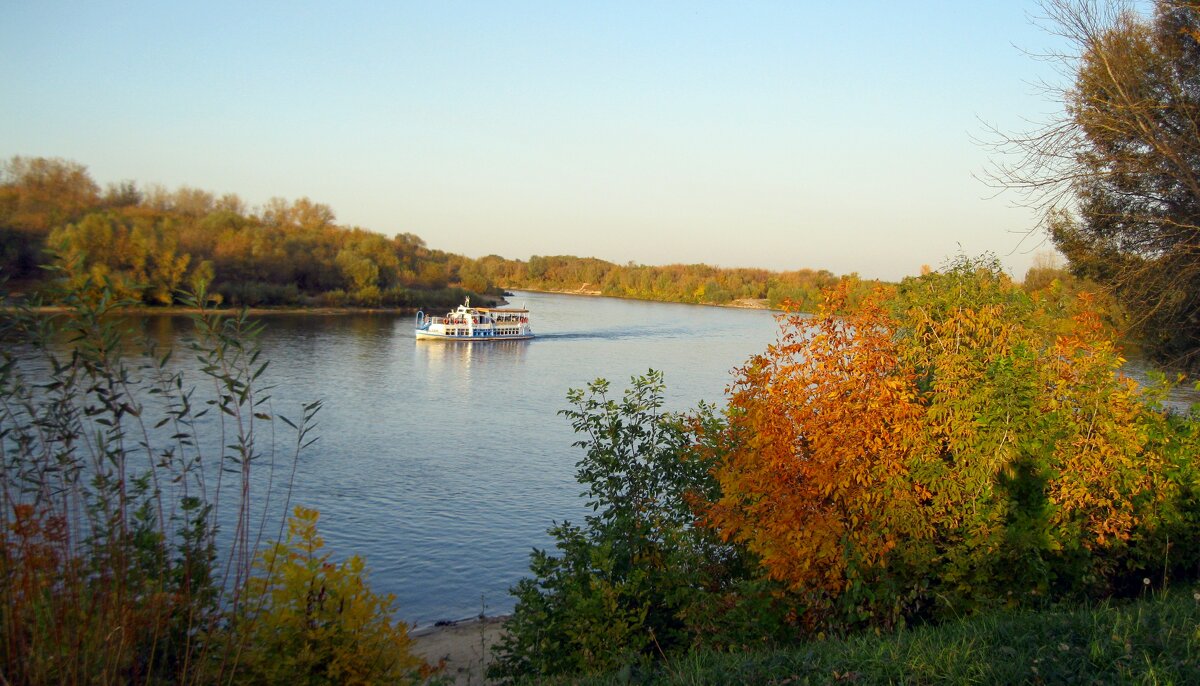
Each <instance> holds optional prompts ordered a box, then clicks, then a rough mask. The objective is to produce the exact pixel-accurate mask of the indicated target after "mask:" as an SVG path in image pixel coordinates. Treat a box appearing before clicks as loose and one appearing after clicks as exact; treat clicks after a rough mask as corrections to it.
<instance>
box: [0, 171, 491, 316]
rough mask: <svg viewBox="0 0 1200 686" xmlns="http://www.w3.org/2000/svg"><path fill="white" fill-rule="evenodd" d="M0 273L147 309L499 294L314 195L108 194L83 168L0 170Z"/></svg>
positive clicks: (404, 237)
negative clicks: (192, 300) (211, 299)
mask: <svg viewBox="0 0 1200 686" xmlns="http://www.w3.org/2000/svg"><path fill="white" fill-rule="evenodd" d="M0 269H2V270H3V271H4V273H5V274H7V275H8V276H9V278H11V279H13V280H14V281H15V282H17V283H22V284H28V285H32V286H33V287H35V288H36V287H37V286H38V285H44V284H45V283H46V282H47V279H46V276H47V273H48V272H47V269H49V270H50V273H52V274H54V275H56V276H57V277H59V278H58V280H57V281H58V284H59V285H60V286H62V285H65V286H67V287H68V288H69V289H71V290H76V291H77V290H79V289H81V288H84V286H85V284H87V288H90V289H92V290H93V291H96V292H98V291H99V290H100V289H104V288H108V289H110V290H112V291H113V292H114V293H115V294H116V295H118V296H120V297H128V298H134V299H136V300H140V301H141V302H142V303H144V304H146V305H169V304H172V303H175V302H177V298H178V293H179V292H180V290H181V289H190V290H196V289H198V288H200V287H204V288H205V289H206V290H207V291H208V292H209V293H211V294H213V295H214V296H216V297H217V298H218V299H219V300H221V301H223V302H224V303H226V304H228V305H235V306H241V305H246V306H255V305H335V306H336V305H359V306H401V307H403V306H429V305H433V304H452V303H454V302H458V301H461V300H462V296H463V295H465V294H467V293H476V294H488V293H491V294H495V293H497V292H498V291H497V289H496V287H495V285H494V284H493V283H492V282H489V281H488V280H486V279H485V278H483V277H482V276H481V275H480V273H479V270H478V269H475V268H474V261H473V260H471V259H469V258H466V257H463V256H460V255H454V254H451V253H447V252H444V251H441V250H434V249H431V248H429V247H428V246H426V244H425V242H424V241H423V240H422V239H421V238H420V237H418V236H415V235H413V234H411V233H402V234H399V235H397V236H395V237H392V238H387V237H385V236H383V235H381V234H378V233H375V232H372V231H367V230H365V229H362V228H359V227H353V226H343V225H339V224H338V223H336V217H335V215H334V212H333V210H332V209H330V208H329V207H328V206H327V205H323V204H321V203H318V202H313V201H312V200H309V199H308V198H300V199H299V200H295V201H290V202H289V201H287V200H283V199H280V198H275V199H272V200H270V201H269V202H267V203H266V204H265V205H264V206H263V207H260V208H256V209H255V210H253V211H252V210H250V209H248V208H247V206H246V204H245V203H244V202H243V201H242V199H241V198H239V197H238V196H236V195H232V194H227V195H222V196H220V197H217V196H215V195H214V194H212V193H209V192H207V191H203V190H199V189H195V188H188V187H181V188H179V189H177V190H175V191H169V190H166V189H163V188H160V187H149V188H139V187H138V186H137V185H136V184H134V183H133V182H123V183H119V184H113V185H110V186H109V187H108V188H107V189H105V190H103V191H102V190H101V189H100V188H99V186H98V185H97V184H96V183H95V181H93V180H92V178H91V177H90V175H89V174H88V172H87V169H86V168H85V167H84V166H83V165H81V164H78V163H76V162H70V161H66V160H59V159H46V158H23V157H15V158H13V159H11V160H9V161H8V162H7V163H6V164H4V165H2V166H0Z"/></svg>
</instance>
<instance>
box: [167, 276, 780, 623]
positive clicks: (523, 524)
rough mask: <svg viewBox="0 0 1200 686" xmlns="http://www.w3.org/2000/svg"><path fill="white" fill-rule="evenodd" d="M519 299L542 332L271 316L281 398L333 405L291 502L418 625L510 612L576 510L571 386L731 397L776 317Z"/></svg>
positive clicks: (679, 400)
mask: <svg viewBox="0 0 1200 686" xmlns="http://www.w3.org/2000/svg"><path fill="white" fill-rule="evenodd" d="M509 300H510V302H511V303H512V305H513V306H525V307H528V309H529V310H530V313H531V323H532V326H533V328H534V332H535V333H536V334H537V338H535V339H533V340H529V341H506V342H488V343H470V342H460V343H448V342H445V341H436V340H433V341H429V340H422V341H417V340H416V339H415V337H414V336H413V318H412V317H409V316H397V315H387V314H341V315H328V316H321V315H315V314H298V315H283V314H281V315H271V316H267V317H265V318H264V321H265V323H266V328H265V331H264V332H263V334H262V335H261V338H260V342H261V345H262V348H263V354H264V357H265V358H266V359H269V360H270V361H271V364H270V366H269V368H268V371H267V372H266V374H265V375H264V377H263V379H262V381H265V382H266V383H268V384H271V385H274V389H273V390H272V391H271V395H272V400H271V404H272V407H273V410H274V411H275V412H276V413H280V414H284V415H285V416H289V417H292V418H295V417H297V416H299V414H300V411H299V409H298V408H299V407H300V406H301V405H302V404H303V403H306V402H311V401H313V400H322V401H323V402H324V407H323V409H322V410H321V411H320V413H319V415H318V421H319V426H318V428H317V430H316V434H317V435H319V436H320V438H319V440H318V441H317V443H315V444H314V445H313V446H312V447H310V448H309V449H308V450H306V451H305V452H304V453H303V454H302V455H301V457H300V460H299V465H298V469H297V472H296V480H295V484H294V487H293V490H292V496H291V498H292V504H293V505H304V506H306V507H311V508H315V509H317V510H319V511H320V512H321V520H320V525H319V529H320V532H321V534H322V536H323V537H324V539H325V542H326V547H327V549H328V550H329V551H331V552H332V553H333V555H334V557H335V558H343V557H345V556H347V555H349V554H352V553H357V554H359V555H362V556H363V557H364V558H365V559H366V562H367V567H368V570H369V572H370V583H371V586H372V588H374V589H375V590H376V591H381V592H387V593H392V594H395V596H396V599H397V605H398V610H399V616H400V617H401V618H403V619H405V620H407V621H410V622H417V623H419V624H422V625H424V624H428V623H430V622H433V621H436V620H441V619H461V618H465V617H469V616H473V615H477V614H479V613H480V611H481V609H483V610H485V611H486V612H487V613H488V614H499V613H505V612H508V611H510V610H511V609H512V605H513V602H514V601H513V599H512V597H511V596H509V594H508V589H509V587H510V586H512V585H513V584H515V583H516V582H517V580H518V579H520V578H521V577H522V576H525V575H527V573H528V561H529V552H530V550H531V549H532V548H533V547H534V546H537V547H543V548H544V547H547V546H550V545H551V544H552V541H551V539H550V537H549V536H548V535H547V534H546V528H547V527H549V526H551V525H552V524H553V523H554V522H555V521H562V520H563V519H569V520H571V521H579V520H581V519H582V517H583V515H584V513H585V510H584V507H583V503H582V500H581V499H580V497H579V495H580V493H581V490H582V487H581V486H580V485H579V484H577V483H576V482H575V479H574V474H575V463H576V462H577V461H578V459H579V458H580V456H581V455H582V453H581V451H580V449H579V448H575V447H572V445H571V444H572V443H573V442H574V441H575V440H577V437H576V436H575V435H574V433H573V432H572V430H571V427H570V424H569V422H568V420H567V419H566V418H565V417H561V416H559V415H558V414H557V413H558V411H559V410H561V409H563V408H564V407H566V406H567V402H566V393H567V390H568V389H570V388H579V387H582V386H584V385H585V384H586V383H587V382H589V381H591V380H593V379H595V378H597V377H604V378H607V379H608V380H609V381H611V382H612V389H613V394H614V395H615V396H618V397H619V395H620V393H621V391H622V390H623V389H624V388H625V387H626V386H628V384H629V380H630V378H631V377H632V376H634V375H641V374H645V373H646V371H647V370H649V369H657V370H661V371H663V373H664V375H665V381H666V384H667V403H668V406H669V408H670V409H676V410H684V409H688V408H691V407H694V406H695V405H696V404H697V403H698V402H699V401H700V400H708V401H714V402H716V401H720V400H721V399H722V398H723V397H724V391H725V387H726V386H727V385H728V384H729V383H730V381H731V380H732V376H731V373H730V372H731V370H732V369H733V368H734V367H736V366H738V365H740V364H741V363H742V362H744V361H745V360H746V358H747V357H749V356H750V355H751V354H753V353H755V352H758V351H761V350H763V349H764V348H765V347H766V345H767V344H768V343H769V342H770V341H772V340H773V339H774V336H775V332H776V330H777V325H776V323H775V320H774V317H773V316H772V314H771V313H770V312H765V311H761V310H738V309H727V308H716V307H699V306H690V305H677V304H664V303H652V302H642V301H634V300H621V299H615V298H601V297H584V296H570V295H556V294H545V293H517V294H516V295H515V296H510V297H509ZM436 314H442V313H441V312H438V313H436ZM148 323H149V325H150V329H151V331H152V333H153V335H154V336H155V337H156V338H158V339H160V340H162V341H163V342H172V341H176V340H178V339H179V337H180V336H186V335H187V332H188V331H190V329H191V324H190V322H189V321H188V320H187V319H186V318H182V317H156V318H152V321H149V322H148ZM182 359H185V360H186V356H184V357H183V358H182ZM195 377H196V375H195V374H193V375H191V377H190V378H195ZM280 442H281V443H282V441H280Z"/></svg>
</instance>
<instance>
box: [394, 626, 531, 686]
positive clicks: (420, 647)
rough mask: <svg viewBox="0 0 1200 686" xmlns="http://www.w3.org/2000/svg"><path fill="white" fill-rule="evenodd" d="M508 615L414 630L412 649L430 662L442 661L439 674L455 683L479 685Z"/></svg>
mask: <svg viewBox="0 0 1200 686" xmlns="http://www.w3.org/2000/svg"><path fill="white" fill-rule="evenodd" d="M507 619H508V617H507V616H501V617H480V618H478V619H468V620H463V621H461V622H440V623H438V624H434V625H431V626H427V627H420V628H417V629H413V630H412V632H411V633H410V634H409V635H410V636H411V637H412V649H413V652H414V653H415V654H417V655H419V656H421V657H422V658H424V659H425V661H426V662H428V663H429V664H431V665H437V664H438V663H439V662H442V661H443V660H444V661H445V662H444V666H443V671H442V673H443V674H445V675H446V676H448V677H450V678H451V679H453V680H454V681H453V683H455V684H464V685H465V684H482V683H484V682H485V680H486V679H485V672H486V670H487V666H488V665H489V664H491V661H492V658H491V651H492V647H493V646H495V645H496V644H497V643H499V642H500V639H501V638H502V637H503V635H504V622H505V621H506V620H507Z"/></svg>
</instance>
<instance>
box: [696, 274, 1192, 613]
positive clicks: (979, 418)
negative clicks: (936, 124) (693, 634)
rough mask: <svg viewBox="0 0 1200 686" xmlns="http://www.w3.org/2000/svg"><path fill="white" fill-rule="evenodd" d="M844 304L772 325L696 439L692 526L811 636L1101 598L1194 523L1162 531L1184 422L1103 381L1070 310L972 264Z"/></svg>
mask: <svg viewBox="0 0 1200 686" xmlns="http://www.w3.org/2000/svg"><path fill="white" fill-rule="evenodd" d="M849 292H850V289H849V288H847V287H846V286H842V287H839V288H838V289H836V290H834V291H832V292H831V294H830V297H829V298H828V300H827V301H826V303H825V305H824V306H823V307H822V308H821V311H820V312H819V313H818V314H817V315H816V316H815V317H813V318H808V317H806V316H802V315H798V314H794V313H793V314H789V315H787V316H785V317H784V318H783V320H782V324H781V333H780V338H779V340H778V342H777V343H775V344H774V345H772V346H771V347H769V348H768V349H767V351H766V352H765V353H763V354H761V355H758V356H755V357H753V358H751V360H750V361H749V362H748V363H747V364H746V365H745V366H744V367H743V368H742V369H741V370H739V373H738V379H737V382H736V383H735V385H734V386H733V388H732V394H731V398H730V402H729V408H728V413H727V414H728V426H727V427H725V428H723V429H722V431H723V432H724V434H725V440H724V441H713V442H712V443H713V444H714V445H718V444H719V445H724V446H726V449H725V451H724V452H723V454H721V455H719V456H716V459H717V466H716V467H715V470H714V473H715V475H716V477H717V479H718V481H719V484H720V493H721V495H720V497H719V498H717V499H715V500H714V501H713V502H712V503H711V504H710V507H709V509H708V512H707V516H708V521H709V523H710V524H711V525H713V526H715V527H716V528H717V529H718V530H719V531H720V532H722V535H723V536H724V537H725V538H726V540H729V541H731V542H735V543H738V544H741V545H744V546H746V547H747V548H748V549H749V551H750V552H752V553H754V554H756V555H757V556H759V557H760V558H761V561H762V566H763V569H764V572H765V573H766V574H767V575H768V576H769V577H770V578H772V579H775V580H778V581H780V582H783V583H785V584H787V585H788V586H789V587H790V588H791V589H792V590H793V591H794V592H796V593H798V594H800V596H801V597H803V598H804V599H805V602H806V607H805V608H804V615H805V621H806V622H807V623H808V624H809V625H810V626H820V625H822V624H823V623H828V622H834V623H837V624H840V625H845V623H847V622H849V623H857V622H865V623H870V624H876V625H878V624H885V625H887V624H891V623H894V622H897V621H900V620H901V619H903V618H906V617H912V616H914V615H917V616H920V615H923V614H927V613H934V614H937V613H942V612H945V613H957V612H961V611H963V610H970V609H972V608H974V607H978V606H981V605H990V604H995V603H1008V602H1013V603H1021V602H1037V601H1038V600H1039V599H1043V598H1047V597H1050V596H1060V595H1063V594H1079V595H1084V594H1088V593H1094V592H1100V593H1105V592H1110V591H1111V590H1112V589H1114V588H1119V587H1121V586H1122V584H1124V583H1125V582H1126V581H1127V580H1128V579H1129V578H1131V575H1136V576H1138V577H1139V578H1140V574H1138V572H1137V570H1139V569H1141V568H1142V567H1141V565H1145V564H1147V561H1148V560H1149V559H1151V558H1152V557H1155V556H1157V557H1158V559H1162V556H1163V555H1164V553H1165V552H1166V544H1165V543H1164V535H1165V534H1164V533H1163V532H1165V531H1168V530H1172V531H1174V534H1172V535H1173V536H1174V537H1175V538H1176V540H1180V537H1181V534H1180V531H1181V529H1172V527H1176V526H1183V529H1187V527H1188V526H1194V525H1180V524H1179V522H1178V521H1175V520H1172V521H1167V520H1168V519H1171V517H1167V516H1166V515H1165V513H1167V512H1169V511H1174V510H1173V508H1175V509H1176V510H1177V509H1178V508H1177V504H1178V503H1179V502H1183V501H1188V502H1190V501H1189V499H1190V498H1192V496H1190V494H1191V493H1192V492H1193V490H1192V489H1194V488H1195V487H1196V485H1197V482H1196V479H1197V474H1196V471H1195V469H1194V467H1193V466H1192V455H1193V454H1194V451H1195V449H1196V442H1195V437H1194V433H1195V431H1194V429H1195V427H1194V426H1193V424H1194V422H1192V423H1189V422H1188V420H1183V419H1180V418H1172V417H1170V416H1168V415H1167V414H1165V413H1163V412H1162V411H1160V410H1159V409H1158V408H1157V406H1156V404H1155V403H1156V398H1157V397H1159V396H1156V395H1154V394H1153V393H1150V394H1147V392H1146V391H1143V390H1142V389H1140V388H1139V387H1138V386H1137V385H1136V384H1135V383H1134V382H1133V381H1131V380H1129V379H1127V378H1125V377H1123V376H1122V375H1121V374H1120V372H1119V370H1120V367H1121V365H1122V364H1123V362H1124V360H1123V359H1122V358H1121V356H1120V354H1119V352H1118V350H1117V349H1116V347H1115V344H1114V342H1113V337H1112V334H1111V331H1109V330H1108V329H1106V328H1105V327H1104V326H1103V324H1102V320H1101V318H1100V317H1099V315H1098V313H1097V312H1096V311H1095V309H1094V308H1093V307H1092V305H1091V303H1090V301H1089V299H1088V297H1087V296H1083V297H1081V298H1080V299H1078V300H1077V302H1076V304H1075V305H1074V307H1073V308H1072V312H1071V313H1070V316H1068V317H1065V318H1064V316H1063V313H1062V312H1060V311H1059V304H1058V303H1057V301H1048V300H1045V299H1042V298H1041V297H1039V296H1037V295H1036V294H1035V295H1030V294H1028V293H1026V292H1025V291H1023V290H1022V289H1021V288H1019V287H1018V286H1017V285H1015V284H1013V283H1012V282H1011V280H1010V279H1008V277H1007V276H1005V275H1004V274H1003V273H1002V272H1001V271H1000V270H999V268H998V266H997V265H996V264H994V263H990V262H987V261H974V260H963V261H960V262H959V263H957V264H955V265H952V266H951V267H950V268H948V269H946V270H945V271H943V272H940V273H939V272H934V273H930V274H927V275H925V276H922V277H920V278H912V279H908V280H906V281H905V282H904V283H902V284H900V285H899V286H898V287H886V288H885V287H881V288H879V289H877V290H876V292H875V293H874V295H872V296H871V297H868V298H867V299H865V300H864V301H862V302H861V303H857V304H854V303H850V302H848V300H847V295H848V293H849ZM1181 424H1182V425H1184V426H1185V428H1182V429H1181V428H1180V425H1181ZM1188 427H1190V428H1188ZM1192 500H1194V499H1192ZM1194 505H1195V503H1194V502H1192V503H1191V505H1189V506H1188V507H1194ZM1184 509H1186V507H1185V508H1184ZM1185 519H1186V518H1185ZM1180 521H1182V520H1180ZM1194 534H1195V532H1194V531H1193V532H1192V534H1188V535H1182V538H1184V539H1186V538H1187V537H1188V536H1191V535H1194ZM1176 552H1177V551H1176ZM1193 562H1194V560H1193ZM1189 564H1190V563H1189Z"/></svg>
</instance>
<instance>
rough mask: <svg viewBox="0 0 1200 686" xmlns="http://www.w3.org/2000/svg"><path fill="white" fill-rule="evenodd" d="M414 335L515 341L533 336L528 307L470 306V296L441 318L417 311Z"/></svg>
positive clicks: (457, 339) (451, 339)
mask: <svg viewBox="0 0 1200 686" xmlns="http://www.w3.org/2000/svg"><path fill="white" fill-rule="evenodd" d="M416 333H417V338H418V339H421V338H441V339H444V340H447V341H519V340H524V339H527V338H533V329H531V328H529V310H518V309H511V308H494V307H471V299H470V298H467V299H466V302H464V303H463V304H462V305H459V306H458V308H457V309H455V310H452V311H450V312H447V313H446V316H445V317H428V316H426V315H425V313H424V312H417V330H416Z"/></svg>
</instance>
